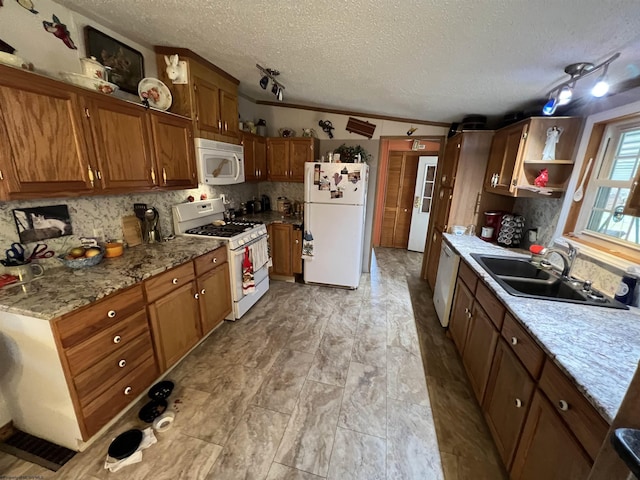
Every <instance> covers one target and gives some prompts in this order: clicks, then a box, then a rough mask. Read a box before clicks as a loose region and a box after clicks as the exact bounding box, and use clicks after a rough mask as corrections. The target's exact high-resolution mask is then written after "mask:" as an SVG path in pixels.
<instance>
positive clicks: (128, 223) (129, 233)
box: [122, 215, 142, 247]
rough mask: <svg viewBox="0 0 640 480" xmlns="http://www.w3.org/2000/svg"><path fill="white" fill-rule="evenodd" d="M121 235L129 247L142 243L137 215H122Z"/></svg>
mask: <svg viewBox="0 0 640 480" xmlns="http://www.w3.org/2000/svg"><path fill="white" fill-rule="evenodd" d="M122 235H123V237H124V240H125V242H127V244H129V246H130V247H135V246H136V245H140V244H141V243H142V227H141V225H140V220H138V217H136V216H135V215H127V216H124V217H122Z"/></svg>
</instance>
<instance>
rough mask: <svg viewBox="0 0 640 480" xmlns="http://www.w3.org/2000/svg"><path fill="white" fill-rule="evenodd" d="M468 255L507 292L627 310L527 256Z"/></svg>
mask: <svg viewBox="0 0 640 480" xmlns="http://www.w3.org/2000/svg"><path fill="white" fill-rule="evenodd" d="M471 256H472V257H473V258H474V259H475V261H476V262H478V263H479V264H480V266H481V267H482V268H484V269H485V270H486V271H487V272H488V273H489V275H491V277H492V278H493V279H494V280H495V281H496V282H498V283H499V284H500V286H501V287H502V288H504V289H505V290H506V291H507V292H508V293H509V294H511V295H514V296H517V297H526V298H538V299H544V300H554V301H558V302H569V303H580V304H583V305H597V306H600V307H609V308H618V309H624V310H628V309H629V307H627V306H626V305H624V304H622V303H620V302H618V301H617V300H614V299H612V298H610V297H607V296H606V295H604V294H602V293H600V292H598V291H597V290H594V289H591V288H590V287H586V288H585V285H584V284H583V282H581V281H577V280H573V279H570V278H566V277H562V276H561V275H559V274H557V273H556V272H554V271H553V270H551V269H550V268H541V267H539V266H537V265H534V264H532V263H531V262H530V261H529V259H527V258H518V257H499V256H493V255H482V254H478V253H472V254H471Z"/></svg>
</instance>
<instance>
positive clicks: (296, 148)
mask: <svg viewBox="0 0 640 480" xmlns="http://www.w3.org/2000/svg"><path fill="white" fill-rule="evenodd" d="M312 161H313V139H311V138H294V139H291V140H289V171H290V175H289V181H290V182H304V163H305V162H312Z"/></svg>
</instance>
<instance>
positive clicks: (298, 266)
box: [291, 226, 302, 273]
mask: <svg viewBox="0 0 640 480" xmlns="http://www.w3.org/2000/svg"><path fill="white" fill-rule="evenodd" d="M291 234H292V238H291V265H292V268H291V270H292V271H293V273H302V226H294V227H293V229H292V231H291Z"/></svg>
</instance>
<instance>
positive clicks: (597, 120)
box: [555, 102, 640, 268]
mask: <svg viewBox="0 0 640 480" xmlns="http://www.w3.org/2000/svg"><path fill="white" fill-rule="evenodd" d="M636 121H637V122H640V102H633V103H629V104H627V105H623V106H621V107H618V108H614V109H611V110H607V111H604V112H600V113H597V114H594V115H591V116H589V117H588V118H587V119H586V122H585V125H584V129H583V132H582V136H581V140H580V145H579V148H578V152H577V155H576V163H575V166H574V172H573V174H572V177H571V181H570V182H569V185H568V188H567V193H566V195H565V198H564V202H563V206H562V210H561V213H560V217H559V219H558V224H557V226H556V232H555V241H556V243H559V244H566V243H569V242H571V243H572V244H576V246H577V247H578V248H579V249H580V250H581V251H583V252H584V253H585V254H586V255H587V256H591V257H594V258H597V259H599V260H602V261H604V262H607V263H608V264H612V265H615V266H617V267H619V268H626V267H628V266H629V265H632V264H639V263H640V248H636V247H634V246H629V245H628V244H623V243H622V242H616V241H615V239H610V237H609V238H601V237H600V236H599V235H597V234H596V235H594V234H585V233H582V232H580V231H576V230H577V228H576V227H578V226H580V223H578V221H579V219H580V218H581V215H582V218H584V216H585V215H586V213H584V211H585V210H586V209H587V208H588V207H584V206H583V205H589V204H590V203H591V204H592V203H593V197H591V198H590V199H589V198H587V197H588V196H587V195H586V194H585V196H584V198H583V199H582V201H580V202H574V201H573V192H574V191H575V189H576V188H577V186H578V182H579V181H580V180H582V177H583V175H585V173H586V174H588V177H587V178H586V180H585V184H584V188H585V193H587V192H588V193H591V191H593V182H592V179H593V177H594V175H595V173H596V172H597V171H598V168H597V167H598V163H599V162H598V161H597V159H598V158H599V157H598V154H601V148H603V139H604V138H605V134H606V130H607V127H610V126H613V125H614V124H622V123H623V122H624V123H629V122H631V123H633V122H636ZM589 158H593V159H594V161H593V166H592V168H591V171H590V172H585V170H586V167H587V166H588V162H589ZM638 175H640V171H639V172H638V174H637V175H636V178H638ZM590 187H591V188H590ZM589 202H590V203H589ZM583 225H586V223H584V224H583Z"/></svg>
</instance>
